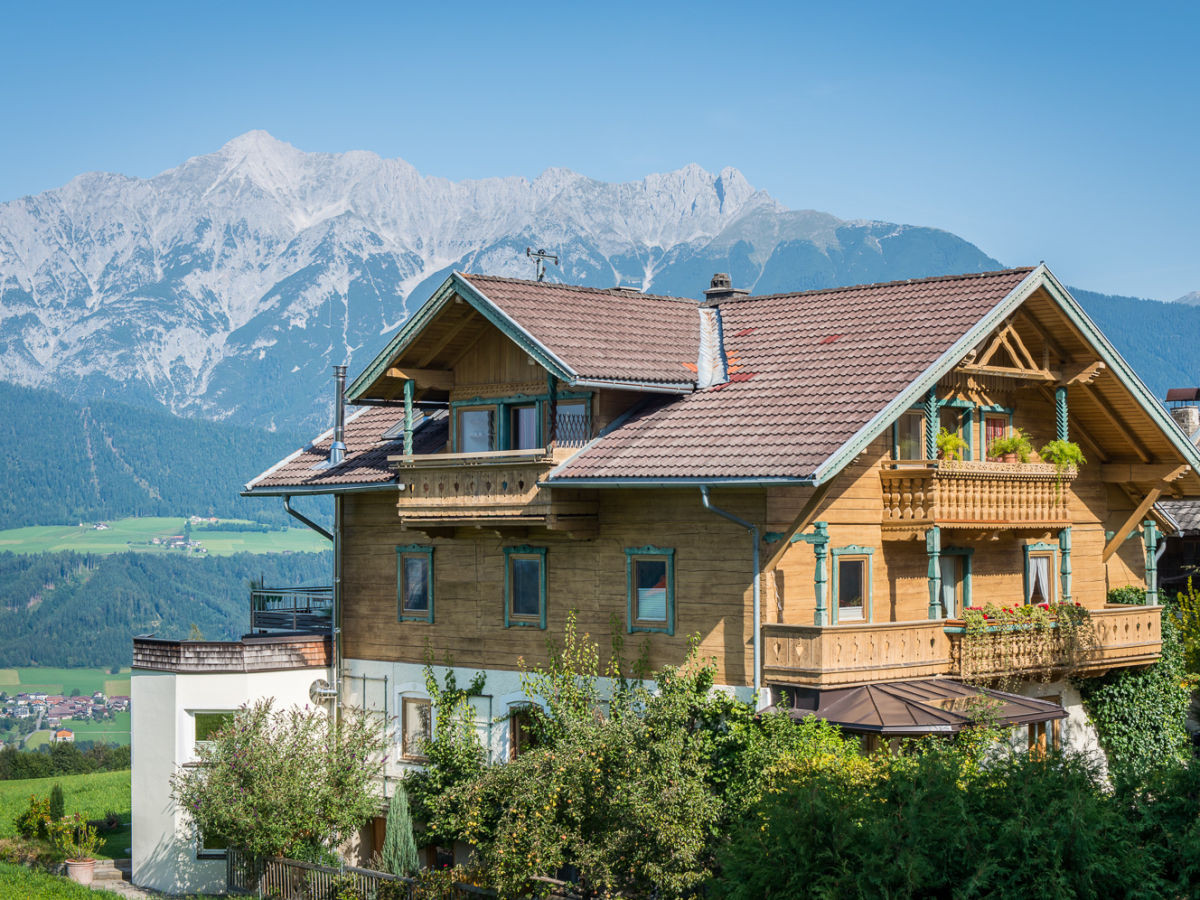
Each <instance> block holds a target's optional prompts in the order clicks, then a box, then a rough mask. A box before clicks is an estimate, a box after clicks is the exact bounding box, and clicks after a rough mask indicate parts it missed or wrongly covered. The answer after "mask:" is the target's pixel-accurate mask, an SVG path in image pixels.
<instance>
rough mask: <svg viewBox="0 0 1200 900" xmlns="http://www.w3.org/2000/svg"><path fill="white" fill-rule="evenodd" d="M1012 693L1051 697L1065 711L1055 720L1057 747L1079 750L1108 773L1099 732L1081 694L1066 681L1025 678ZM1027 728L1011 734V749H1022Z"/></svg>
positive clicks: (1073, 750) (1024, 744) (1105, 774)
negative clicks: (1056, 721)
mask: <svg viewBox="0 0 1200 900" xmlns="http://www.w3.org/2000/svg"><path fill="white" fill-rule="evenodd" d="M1014 693H1017V694H1021V695H1022V696H1025V697H1037V698H1047V699H1050V698H1053V699H1057V701H1058V702H1059V703H1060V704H1061V705H1062V708H1063V709H1065V710H1066V711H1067V717H1066V718H1065V719H1061V720H1059V723H1058V734H1059V747H1060V748H1061V749H1063V750H1064V751H1069V752H1072V753H1080V754H1083V755H1084V756H1086V757H1087V758H1088V759H1089V760H1091V761H1092V762H1093V763H1095V764H1096V765H1097V766H1098V767H1099V769H1100V773H1101V775H1102V776H1104V777H1105V778H1107V777H1108V760H1107V759H1106V757H1105V756H1104V750H1103V748H1102V747H1101V746H1100V736H1099V735H1098V734H1097V733H1096V728H1095V726H1094V725H1093V724H1092V722H1091V720H1090V719H1089V718H1088V715H1087V710H1085V709H1084V706H1083V698H1082V697H1081V696H1080V694H1079V690H1078V688H1076V687H1075V686H1074V685H1073V684H1071V683H1070V682H1069V681H1065V680H1061V681H1049V682H1040V681H1027V682H1025V683H1023V684H1022V685H1021V686H1020V687H1019V688H1018V689H1017V690H1015V691H1014ZM1028 740H1029V739H1028V729H1027V728H1026V727H1025V726H1022V727H1020V728H1018V729H1016V731H1015V733H1014V735H1013V740H1012V742H1013V747H1014V749H1018V750H1022V749H1025V748H1026V747H1028Z"/></svg>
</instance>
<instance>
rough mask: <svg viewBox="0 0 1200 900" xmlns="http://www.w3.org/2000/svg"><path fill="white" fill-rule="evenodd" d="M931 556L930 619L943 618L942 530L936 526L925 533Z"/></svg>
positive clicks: (926, 547)
mask: <svg viewBox="0 0 1200 900" xmlns="http://www.w3.org/2000/svg"><path fill="white" fill-rule="evenodd" d="M925 552H926V553H927V554H929V618H931V619H940V618H942V529H941V528H939V527H938V526H937V525H934V526H933V527H932V528H930V529H929V530H928V531H926V532H925Z"/></svg>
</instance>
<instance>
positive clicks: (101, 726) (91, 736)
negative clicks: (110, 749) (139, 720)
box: [62, 712, 130, 744]
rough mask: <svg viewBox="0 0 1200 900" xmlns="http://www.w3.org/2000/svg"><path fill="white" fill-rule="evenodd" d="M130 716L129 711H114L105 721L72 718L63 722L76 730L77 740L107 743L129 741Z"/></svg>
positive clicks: (64, 725)
mask: <svg viewBox="0 0 1200 900" xmlns="http://www.w3.org/2000/svg"><path fill="white" fill-rule="evenodd" d="M129 717H130V714H129V713H127V712H121V713H114V714H113V717H112V718H111V719H106V720H105V721H103V722H92V721H86V722H75V721H73V720H71V719H68V720H67V721H65V722H63V723H62V727H63V728H69V729H71V730H72V731H73V732H75V740H77V741H103V742H104V743H106V744H128V743H129V727H130V726H129Z"/></svg>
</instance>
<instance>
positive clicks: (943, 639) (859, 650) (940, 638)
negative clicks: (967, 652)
mask: <svg viewBox="0 0 1200 900" xmlns="http://www.w3.org/2000/svg"><path fill="white" fill-rule="evenodd" d="M762 639H763V647H764V651H765V652H764V656H763V678H764V680H765V681H767V682H779V683H788V684H803V685H808V686H811V687H835V686H839V685H850V684H863V683H865V682H870V681H891V680H895V679H900V678H922V677H925V676H929V675H941V674H943V673H945V672H946V671H947V669H948V668H949V665H950V641H949V640H948V639H947V636H946V631H945V628H944V623H942V622H940V621H920V622H883V623H870V624H862V625H830V626H815V625H764V626H763V634H762Z"/></svg>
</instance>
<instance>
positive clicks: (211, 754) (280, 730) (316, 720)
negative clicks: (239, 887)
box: [172, 700, 384, 857]
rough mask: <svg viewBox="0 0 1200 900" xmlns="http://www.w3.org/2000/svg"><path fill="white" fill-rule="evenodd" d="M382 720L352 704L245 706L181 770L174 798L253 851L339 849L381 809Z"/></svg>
mask: <svg viewBox="0 0 1200 900" xmlns="http://www.w3.org/2000/svg"><path fill="white" fill-rule="evenodd" d="M383 745H384V732H383V728H382V727H381V723H380V722H379V721H378V718H377V717H375V716H373V715H370V714H355V713H353V712H350V711H347V712H346V714H345V715H344V716H342V717H341V718H339V720H338V722H337V726H336V727H334V726H333V724H332V722H331V721H330V719H329V717H328V716H326V715H325V713H324V712H323V711H320V710H316V709H309V708H304V709H300V708H298V707H293V708H290V709H281V710H275V709H274V708H273V702H272V701H271V700H264V701H260V702H257V703H255V704H254V705H252V706H248V707H243V708H242V709H241V710H239V711H238V712H237V713H236V714H235V715H234V718H233V722H232V723H231V724H230V725H229V726H227V727H225V728H223V729H221V730H220V731H219V732H217V733H216V734H214V735H213V736H212V737H211V742H210V743H207V744H205V745H202V746H201V748H200V749H199V751H198V756H199V760H198V761H199V763H200V765H199V766H196V767H195V768H188V769H183V770H181V771H179V772H178V773H177V774H176V775H175V776H174V777H173V778H172V796H173V797H174V798H175V800H176V802H177V803H178V804H179V806H180V808H181V809H182V810H183V811H184V813H185V814H186V815H187V817H188V818H189V819H190V820H191V822H192V824H193V825H194V826H195V827H196V828H197V830H198V831H200V833H202V834H205V835H213V836H219V837H223V838H225V839H226V840H228V841H229V842H230V844H232V845H233V846H237V847H241V848H243V849H244V850H246V851H247V852H249V853H250V854H252V855H256V856H274V855H279V854H283V855H285V856H300V857H308V856H312V855H314V854H315V853H319V852H320V850H321V848H334V847H337V846H339V845H340V843H341V842H342V841H343V840H344V839H345V838H346V837H348V836H349V835H350V834H351V833H352V832H353V831H354V830H355V829H356V828H358V827H360V826H361V825H362V824H363V823H364V822H366V821H367V820H368V819H369V818H370V817H371V816H373V815H374V814H375V812H376V810H377V809H378V804H379V798H378V795H377V790H376V788H375V782H374V779H375V778H376V777H377V776H378V775H379V774H380V772H381V771H382V768H383V756H382V751H383Z"/></svg>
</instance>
